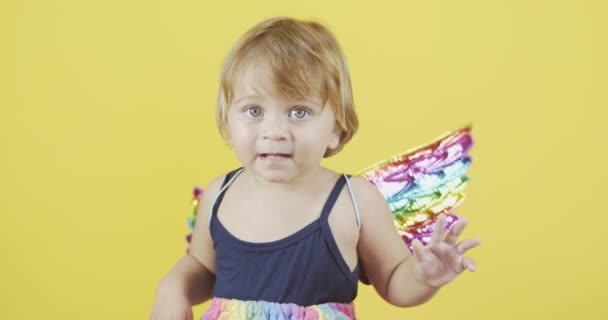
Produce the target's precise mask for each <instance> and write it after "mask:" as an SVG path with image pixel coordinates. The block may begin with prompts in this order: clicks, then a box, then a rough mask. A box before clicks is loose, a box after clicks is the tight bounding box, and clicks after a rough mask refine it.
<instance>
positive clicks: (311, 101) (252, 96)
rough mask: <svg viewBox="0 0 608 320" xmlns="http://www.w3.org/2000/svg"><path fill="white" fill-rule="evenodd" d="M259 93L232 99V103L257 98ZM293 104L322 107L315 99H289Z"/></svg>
mask: <svg viewBox="0 0 608 320" xmlns="http://www.w3.org/2000/svg"><path fill="white" fill-rule="evenodd" d="M259 97H260V95H258V94H250V95H248V96H244V97H241V98H238V99H235V100H233V101H232V104H238V103H239V102H242V101H244V100H247V99H251V98H259ZM290 102H291V103H293V104H305V105H312V106H313V107H317V108H321V109H322V108H323V107H322V106H321V104H320V102H318V101H316V100H294V101H290Z"/></svg>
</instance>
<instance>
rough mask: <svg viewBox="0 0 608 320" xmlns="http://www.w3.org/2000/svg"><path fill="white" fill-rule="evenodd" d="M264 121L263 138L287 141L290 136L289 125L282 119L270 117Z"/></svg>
mask: <svg viewBox="0 0 608 320" xmlns="http://www.w3.org/2000/svg"><path fill="white" fill-rule="evenodd" d="M265 120H266V121H264V128H263V130H262V136H263V138H264V139H269V140H285V139H287V137H288V136H289V124H288V123H287V122H288V121H286V120H285V119H280V117H268V118H266V119H265Z"/></svg>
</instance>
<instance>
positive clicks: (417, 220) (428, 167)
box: [356, 126, 473, 284]
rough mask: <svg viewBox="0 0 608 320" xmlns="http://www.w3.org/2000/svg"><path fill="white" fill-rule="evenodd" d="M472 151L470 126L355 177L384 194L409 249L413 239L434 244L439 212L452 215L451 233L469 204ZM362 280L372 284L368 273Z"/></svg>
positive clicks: (377, 164)
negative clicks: (468, 173)
mask: <svg viewBox="0 0 608 320" xmlns="http://www.w3.org/2000/svg"><path fill="white" fill-rule="evenodd" d="M472 147H473V137H472V136H471V126H466V127H464V128H462V129H459V130H456V131H452V132H449V133H446V134H444V135H443V136H441V137H439V138H438V139H436V140H435V141H433V142H430V143H427V144H425V145H422V146H419V147H416V148H413V149H410V150H407V151H404V152H402V153H400V154H398V155H395V156H393V157H391V158H390V159H388V160H384V161H380V162H378V163H376V164H373V165H371V166H369V167H367V168H365V169H363V170H362V171H361V172H359V173H357V174H356V175H357V176H360V177H362V178H364V179H366V180H368V181H369V182H371V183H372V184H374V185H375V186H376V187H377V188H378V190H380V192H381V193H382V195H384V198H385V199H386V201H387V202H388V204H389V207H390V208H391V211H392V213H393V219H394V222H395V227H396V228H397V231H398V232H399V234H400V235H401V238H402V239H403V241H404V242H405V243H406V245H407V247H408V248H409V250H410V251H412V250H413V249H412V242H413V240H414V239H418V240H420V242H422V243H423V244H425V245H426V244H427V243H429V241H430V239H431V235H432V234H433V230H435V221H436V219H437V216H438V215H439V214H440V213H444V214H445V215H446V217H447V224H446V229H447V230H450V229H451V228H452V226H453V225H454V223H455V222H456V221H457V220H458V216H457V215H455V214H454V209H455V208H456V207H458V206H459V205H460V204H461V203H462V202H463V201H464V194H463V193H462V191H463V189H464V188H465V187H466V185H467V182H468V181H469V178H468V177H467V176H466V171H467V169H468V168H469V166H470V165H471V157H470V156H469V151H470V150H471V148H472ZM360 278H361V281H362V282H363V283H366V284H369V281H368V279H367V277H366V276H365V273H364V272H363V271H362V273H361V275H360Z"/></svg>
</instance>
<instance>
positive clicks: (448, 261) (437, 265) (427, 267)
mask: <svg viewBox="0 0 608 320" xmlns="http://www.w3.org/2000/svg"><path fill="white" fill-rule="evenodd" d="M467 223H468V221H467V220H466V219H465V218H460V220H458V221H457V222H456V224H455V225H454V227H453V228H452V229H451V230H450V231H449V232H448V233H447V235H446V231H445V225H446V217H445V215H444V214H440V215H439V217H437V223H436V225H435V231H434V232H433V236H432V238H431V242H430V243H429V244H427V245H426V246H424V245H423V244H422V243H420V241H418V240H414V242H413V249H414V250H413V251H414V252H413V254H414V259H415V265H414V274H415V276H416V278H417V279H418V280H419V281H420V282H422V283H423V284H426V285H428V286H431V287H436V288H439V287H441V286H444V285H446V284H448V283H449V282H450V281H452V280H454V278H456V277H457V276H458V275H459V274H460V273H462V272H463V271H464V270H465V269H468V270H469V271H475V261H474V260H473V259H471V258H468V257H464V256H463V254H464V253H465V252H467V250H469V249H471V248H474V247H476V246H478V245H479V244H480V243H481V241H480V240H479V239H466V240H463V241H462V242H460V243H458V244H457V243H456V242H457V241H458V236H460V234H461V233H462V231H463V230H464V228H465V226H466V225H467Z"/></svg>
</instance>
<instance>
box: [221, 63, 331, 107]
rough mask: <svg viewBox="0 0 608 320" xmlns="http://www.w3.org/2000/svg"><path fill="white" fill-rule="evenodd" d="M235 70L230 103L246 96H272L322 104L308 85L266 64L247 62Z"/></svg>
mask: <svg viewBox="0 0 608 320" xmlns="http://www.w3.org/2000/svg"><path fill="white" fill-rule="evenodd" d="M235 69H236V70H235V71H234V74H233V77H232V79H233V81H232V83H231V85H232V92H233V96H232V98H233V99H232V102H234V101H236V100H238V99H242V98H243V97H246V96H272V97H277V98H280V99H284V100H288V101H302V100H306V101H313V102H316V103H318V104H319V105H322V104H323V103H322V102H323V101H324V99H323V98H322V96H323V94H322V93H321V92H318V90H314V89H313V88H311V85H310V84H309V83H305V82H304V81H299V80H296V79H294V78H291V77H289V73H287V72H281V71H278V70H275V68H273V67H270V66H268V64H266V63H260V62H249V63H244V64H243V65H242V66H240V67H238V66H237V68H235ZM277 71H278V72H277Z"/></svg>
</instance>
